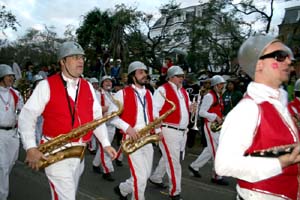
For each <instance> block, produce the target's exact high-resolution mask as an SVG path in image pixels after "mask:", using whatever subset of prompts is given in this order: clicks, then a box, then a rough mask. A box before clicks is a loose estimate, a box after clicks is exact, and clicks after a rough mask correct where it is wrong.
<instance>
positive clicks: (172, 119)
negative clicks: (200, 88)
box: [159, 83, 189, 125]
mask: <svg viewBox="0 0 300 200" xmlns="http://www.w3.org/2000/svg"><path fill="white" fill-rule="evenodd" d="M162 86H163V87H164V88H165V91H166V98H167V99H169V100H170V101H173V102H174V103H175V105H176V109H175V111H174V112H173V113H171V114H170V115H169V116H167V118H166V119H165V120H163V122H165V123H170V124H177V125H178V124H179V122H180V119H181V112H180V109H179V108H180V102H179V99H178V97H177V95H176V93H175V91H174V89H173V87H172V85H171V84H170V83H165V84H163V85H162ZM180 92H181V94H182V95H183V97H184V101H185V106H186V109H187V111H188V110H189V98H188V94H187V92H186V90H185V89H184V88H181V89H180ZM171 108H172V105H171V104H169V103H168V102H165V103H164V105H163V107H162V108H161V110H160V111H159V115H160V116H161V115H163V114H164V113H165V112H167V111H168V110H170V109H171Z"/></svg>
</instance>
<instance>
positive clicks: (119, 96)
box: [108, 84, 159, 133]
mask: <svg viewBox="0 0 300 200" xmlns="http://www.w3.org/2000/svg"><path fill="white" fill-rule="evenodd" d="M131 87H132V88H133V89H134V90H135V91H137V93H138V94H139V96H140V98H141V100H142V101H143V100H144V96H145V95H146V91H147V90H146V88H145V87H143V88H137V87H136V86H135V85H133V84H132V85H131ZM150 94H151V93H150ZM114 98H115V99H116V100H118V101H120V103H121V105H123V106H124V99H123V90H119V91H118V92H117V93H116V94H115V95H114ZM135 98H136V99H135V101H136V102H137V106H138V107H137V117H136V120H137V121H136V124H135V126H134V127H133V128H134V129H135V130H140V129H142V128H144V127H145V126H146V125H147V124H149V119H148V115H146V117H147V124H146V123H145V120H144V112H143V105H142V104H141V102H140V100H139V98H138V96H137V94H136V93H135ZM151 98H152V95H151ZM143 103H144V102H143ZM146 103H147V102H146ZM145 106H146V108H147V105H145ZM124 109H126V108H124ZM116 110H117V107H116V105H114V104H112V105H111V106H110V107H109V110H108V112H109V113H111V112H113V111H116ZM146 111H147V109H146ZM147 112H148V111H147ZM133 114H134V113H133ZM110 122H111V123H112V124H113V125H114V126H116V127H117V128H119V129H121V130H122V131H124V133H125V132H126V130H127V129H128V127H129V126H130V125H129V124H128V123H127V122H125V121H124V120H122V119H121V118H120V117H119V116H116V117H114V118H113V119H112V120H111V121H110ZM155 132H156V133H157V132H159V131H155Z"/></svg>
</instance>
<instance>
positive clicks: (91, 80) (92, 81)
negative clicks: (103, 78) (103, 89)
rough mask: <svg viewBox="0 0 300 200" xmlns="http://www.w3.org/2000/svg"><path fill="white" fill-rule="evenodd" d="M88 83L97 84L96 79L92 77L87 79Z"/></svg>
mask: <svg viewBox="0 0 300 200" xmlns="http://www.w3.org/2000/svg"><path fill="white" fill-rule="evenodd" d="M89 81H90V83H99V81H98V79H97V78H95V77H93V78H90V79H89Z"/></svg>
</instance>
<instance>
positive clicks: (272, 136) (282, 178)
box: [238, 102, 299, 199]
mask: <svg viewBox="0 0 300 200" xmlns="http://www.w3.org/2000/svg"><path fill="white" fill-rule="evenodd" d="M258 106H259V107H260V117H261V121H260V124H259V125H258V127H257V132H256V134H255V136H254V138H253V142H252V145H251V146H250V147H249V148H248V150H247V151H246V152H245V154H249V153H252V152H254V151H255V150H262V149H267V148H271V147H275V146H280V145H287V144H293V143H296V142H297V141H295V140H298V133H293V132H291V131H290V130H291V129H289V127H288V126H287V125H286V123H285V122H284V121H283V119H282V118H281V116H280V115H279V113H278V112H277V110H276V109H275V108H274V106H273V105H271V104H270V103H268V102H263V103H261V104H260V105H258ZM296 134H297V135H296ZM293 135H295V137H297V139H294V137H293ZM297 176H299V170H298V165H297V164H295V165H291V166H289V167H286V168H284V169H283V172H282V174H279V175H277V176H274V177H271V178H268V179H266V180H262V181H258V182H255V183H250V182H246V181H243V180H238V184H239V186H240V187H241V188H246V189H249V190H253V191H261V192H263V193H269V194H273V195H274V196H278V195H284V196H286V197H288V198H291V199H297V194H298V188H299V183H298V180H297Z"/></svg>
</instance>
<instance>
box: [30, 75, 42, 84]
mask: <svg viewBox="0 0 300 200" xmlns="http://www.w3.org/2000/svg"><path fill="white" fill-rule="evenodd" d="M43 79H44V78H43V77H42V75H40V74H36V75H34V76H33V77H32V82H33V83H34V82H36V81H40V80H43Z"/></svg>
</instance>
